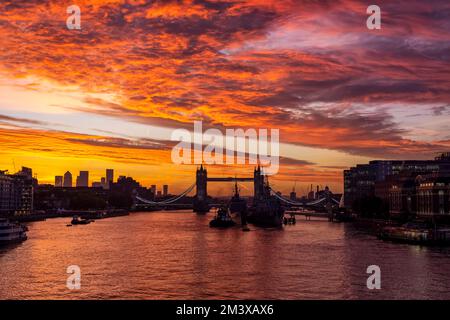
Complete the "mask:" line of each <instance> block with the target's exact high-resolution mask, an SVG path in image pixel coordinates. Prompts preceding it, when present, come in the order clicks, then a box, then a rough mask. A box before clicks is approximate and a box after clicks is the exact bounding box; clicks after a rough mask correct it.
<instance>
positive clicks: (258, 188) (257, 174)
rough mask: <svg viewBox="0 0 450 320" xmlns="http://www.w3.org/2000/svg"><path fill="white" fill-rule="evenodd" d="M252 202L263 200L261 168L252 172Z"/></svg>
mask: <svg viewBox="0 0 450 320" xmlns="http://www.w3.org/2000/svg"><path fill="white" fill-rule="evenodd" d="M253 188H254V189H253V201H259V200H261V199H263V198H264V175H263V174H262V172H261V167H260V166H259V165H258V168H255V171H254V172H253Z"/></svg>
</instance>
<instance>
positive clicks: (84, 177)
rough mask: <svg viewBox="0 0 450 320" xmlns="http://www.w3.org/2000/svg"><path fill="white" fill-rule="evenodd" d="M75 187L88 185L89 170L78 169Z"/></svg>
mask: <svg viewBox="0 0 450 320" xmlns="http://www.w3.org/2000/svg"><path fill="white" fill-rule="evenodd" d="M76 186H77V187H89V171H80V175H79V176H78V177H77V184H76Z"/></svg>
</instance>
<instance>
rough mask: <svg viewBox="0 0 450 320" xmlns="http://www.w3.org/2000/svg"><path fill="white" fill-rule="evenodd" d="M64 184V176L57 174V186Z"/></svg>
mask: <svg viewBox="0 0 450 320" xmlns="http://www.w3.org/2000/svg"><path fill="white" fill-rule="evenodd" d="M62 186H63V176H55V187H58V188H61V187H62Z"/></svg>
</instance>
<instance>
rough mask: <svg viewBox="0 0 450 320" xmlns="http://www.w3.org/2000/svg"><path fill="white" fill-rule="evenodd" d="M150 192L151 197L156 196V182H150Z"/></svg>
mask: <svg viewBox="0 0 450 320" xmlns="http://www.w3.org/2000/svg"><path fill="white" fill-rule="evenodd" d="M150 192H151V193H152V194H153V199H155V197H156V184H152V186H151V187H150Z"/></svg>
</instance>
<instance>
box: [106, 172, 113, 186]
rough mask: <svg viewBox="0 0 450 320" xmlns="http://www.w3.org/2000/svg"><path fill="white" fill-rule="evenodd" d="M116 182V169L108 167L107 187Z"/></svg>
mask: <svg viewBox="0 0 450 320" xmlns="http://www.w3.org/2000/svg"><path fill="white" fill-rule="evenodd" d="M113 182H114V169H106V183H105V189H109V188H110V185H111V183H113Z"/></svg>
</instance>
